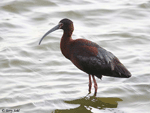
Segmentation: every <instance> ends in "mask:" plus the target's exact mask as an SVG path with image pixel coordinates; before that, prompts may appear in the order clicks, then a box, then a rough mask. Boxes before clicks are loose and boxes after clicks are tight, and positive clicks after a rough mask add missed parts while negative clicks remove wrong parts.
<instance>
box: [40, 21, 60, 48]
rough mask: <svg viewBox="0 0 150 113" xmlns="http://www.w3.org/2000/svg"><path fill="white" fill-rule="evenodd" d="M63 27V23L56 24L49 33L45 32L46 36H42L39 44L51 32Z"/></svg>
mask: <svg viewBox="0 0 150 113" xmlns="http://www.w3.org/2000/svg"><path fill="white" fill-rule="evenodd" d="M61 27H62V23H59V24H58V25H56V26H55V27H53V28H52V29H50V30H49V31H48V32H47V33H45V34H44V36H43V37H42V38H41V40H40V42H39V45H40V44H41V42H42V40H43V39H44V38H45V37H46V36H47V35H48V34H50V33H51V32H53V31H56V30H57V29H60V28H61Z"/></svg>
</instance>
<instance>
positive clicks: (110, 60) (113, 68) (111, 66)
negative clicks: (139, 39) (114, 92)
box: [70, 39, 131, 78]
mask: <svg viewBox="0 0 150 113" xmlns="http://www.w3.org/2000/svg"><path fill="white" fill-rule="evenodd" d="M70 54H71V57H70V60H71V61H72V62H73V63H74V64H75V65H76V66H77V67H78V68H79V69H81V70H82V71H84V72H86V73H88V74H91V75H95V76H97V77H98V78H101V77H102V75H106V76H111V77H121V78H128V77H130V76H131V74H130V72H129V71H128V70H127V69H126V67H125V66H124V65H123V64H122V63H121V62H120V61H119V59H118V58H117V57H116V56H114V55H113V54H112V53H111V52H108V51H107V50H105V49H103V48H102V47H100V46H99V45H97V44H96V43H94V42H91V41H89V40H85V39H77V40H74V41H73V42H72V43H71V46H70Z"/></svg>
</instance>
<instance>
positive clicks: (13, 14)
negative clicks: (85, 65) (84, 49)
mask: <svg viewBox="0 0 150 113" xmlns="http://www.w3.org/2000/svg"><path fill="white" fill-rule="evenodd" d="M63 18H69V19H71V20H72V21H73V22H74V27H75V31H74V33H73V39H77V38H84V39H88V40H91V41H93V42H96V43H98V44H99V45H100V46H101V47H103V48H105V49H107V50H109V51H111V52H112V53H113V54H115V55H116V56H117V57H118V58H119V59H120V61H121V62H122V63H123V64H124V65H125V66H126V67H127V68H128V70H129V71H130V72H131V73H132V77H131V78H123V79H121V78H112V77H105V76H104V77H103V78H102V80H100V79H98V78H96V80H97V83H98V93H97V97H94V96H93V94H94V88H92V93H91V94H90V95H88V96H86V95H87V94H88V75H87V74H86V73H84V72H82V71H80V70H79V69H77V68H76V67H75V66H74V65H73V64H72V63H71V62H70V61H69V60H67V59H66V58H65V57H64V56H63V55H62V54H61V51H60V38H61V36H62V33H63V31H62V30H58V31H55V32H53V33H52V34H50V35H49V36H47V37H46V38H45V39H44V40H43V42H42V44H41V45H40V46H39V45H38V42H39V40H40V38H41V37H42V36H43V34H44V33H45V32H46V31H48V30H49V29H50V28H52V27H53V26H55V25H56V24H57V23H58V22H59V21H60V20H61V19H63ZM0 70H1V71H0V113H1V112H2V113H6V112H7V113H11V110H12V112H13V113H16V112H17V111H14V110H18V112H19V113H75V112H76V113H91V112H93V113H149V111H150V1H149V0H120V1H118V0H116V1H115V0H76V1H73V0H66V1H63V2H62V1H61V0H53V1H52V0H47V1H46V0H43V1H42V0H28V1H25V0H1V3H0Z"/></svg>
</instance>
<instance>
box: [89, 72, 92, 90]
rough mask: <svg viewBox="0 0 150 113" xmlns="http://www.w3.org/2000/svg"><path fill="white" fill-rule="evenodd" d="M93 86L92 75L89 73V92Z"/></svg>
mask: <svg viewBox="0 0 150 113" xmlns="http://www.w3.org/2000/svg"><path fill="white" fill-rule="evenodd" d="M91 87H92V81H91V75H90V74H89V93H91Z"/></svg>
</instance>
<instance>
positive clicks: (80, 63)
mask: <svg viewBox="0 0 150 113" xmlns="http://www.w3.org/2000/svg"><path fill="white" fill-rule="evenodd" d="M57 29H62V30H63V31H64V33H63V36H62V38H61V42H60V48H61V52H62V54H63V55H64V56H65V57H66V58H67V59H69V60H71V62H72V63H73V64H74V65H75V66H76V67H77V68H79V69H80V70H82V71H84V72H86V73H87V74H88V75H89V93H90V92H91V87H92V81H91V75H92V78H93V81H94V88H95V93H94V95H95V96H96V94H97V87H98V86H97V83H96V80H95V78H94V76H96V77H98V78H100V79H101V78H102V75H105V76H111V77H120V78H129V77H131V73H130V72H129V71H128V70H127V69H126V68H125V66H124V65H123V64H122V63H121V62H120V61H119V59H118V58H117V57H116V56H114V55H113V54H112V53H111V52H109V51H107V50H105V49H103V48H102V47H100V46H99V45H97V44H96V43H94V42H91V41H89V40H86V39H76V40H73V39H72V37H71V36H72V32H73V30H74V26H73V22H72V21H71V20H69V19H62V20H61V21H60V22H59V24H58V25H56V26H55V27H53V28H52V29H51V30H49V31H48V32H47V33H46V34H45V35H44V36H43V37H42V38H41V40H40V42H39V45H40V43H41V41H42V40H43V38H44V37H46V36H47V35H48V34H49V33H51V32H53V31H55V30H57Z"/></svg>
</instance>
